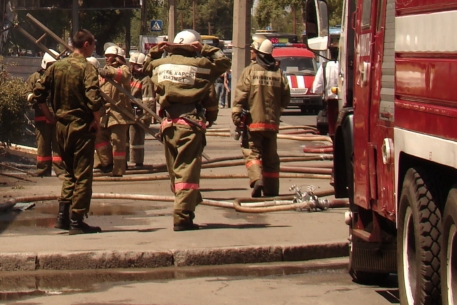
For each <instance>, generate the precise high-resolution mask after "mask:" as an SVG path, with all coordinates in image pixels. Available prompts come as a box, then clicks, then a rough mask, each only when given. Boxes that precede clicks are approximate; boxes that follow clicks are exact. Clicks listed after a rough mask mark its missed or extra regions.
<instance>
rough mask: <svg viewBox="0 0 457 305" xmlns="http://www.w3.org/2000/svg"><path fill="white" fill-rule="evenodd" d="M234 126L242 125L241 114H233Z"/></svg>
mask: <svg viewBox="0 0 457 305" xmlns="http://www.w3.org/2000/svg"><path fill="white" fill-rule="evenodd" d="M232 120H233V124H235V125H236V126H239V125H240V124H241V113H234V114H232Z"/></svg>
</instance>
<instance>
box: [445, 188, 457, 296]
mask: <svg viewBox="0 0 457 305" xmlns="http://www.w3.org/2000/svg"><path fill="white" fill-rule="evenodd" d="M443 215H444V216H443V239H442V241H443V243H442V247H441V262H443V264H442V268H441V295H442V298H443V305H457V188H453V189H451V191H450V192H449V195H448V197H447V201H446V207H445V208H444V213H443Z"/></svg>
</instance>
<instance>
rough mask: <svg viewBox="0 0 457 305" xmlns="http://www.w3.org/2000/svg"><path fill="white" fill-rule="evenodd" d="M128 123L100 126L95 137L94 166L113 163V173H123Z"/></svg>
mask: <svg viewBox="0 0 457 305" xmlns="http://www.w3.org/2000/svg"><path fill="white" fill-rule="evenodd" d="M128 127H129V125H124V124H123V125H120V124H119V125H113V126H111V127H108V128H101V129H100V131H99V132H98V133H97V138H96V139H95V150H96V156H95V166H96V167H97V165H99V164H101V165H102V166H108V165H110V164H112V165H113V175H117V176H120V175H124V174H125V167H126V163H127V161H126V143H127V130H128Z"/></svg>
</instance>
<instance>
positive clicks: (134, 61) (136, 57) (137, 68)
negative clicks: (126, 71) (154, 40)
mask: <svg viewBox="0 0 457 305" xmlns="http://www.w3.org/2000/svg"><path fill="white" fill-rule="evenodd" d="M145 59H146V55H144V54H143V53H141V52H134V53H132V55H130V59H129V63H130V71H131V72H132V73H134V74H137V73H142V72H143V63H144V60H145Z"/></svg>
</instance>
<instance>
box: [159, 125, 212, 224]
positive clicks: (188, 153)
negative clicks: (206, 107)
mask: <svg viewBox="0 0 457 305" xmlns="http://www.w3.org/2000/svg"><path fill="white" fill-rule="evenodd" d="M162 135H163V140H164V141H163V144H164V149H165V158H166V163H167V168H168V174H169V175H170V180H171V188H172V190H173V191H174V193H175V202H174V216H173V222H174V224H175V225H178V224H186V223H192V219H193V218H194V216H195V215H194V211H195V208H196V206H197V205H198V204H199V203H200V202H202V200H203V199H202V196H201V194H200V189H199V184H200V170H201V163H202V160H201V157H202V152H203V140H204V139H203V138H204V136H205V135H204V132H203V131H202V130H201V129H200V128H198V127H192V126H187V125H179V124H176V125H173V126H170V127H167V128H165V129H164V130H163V131H162Z"/></svg>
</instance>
